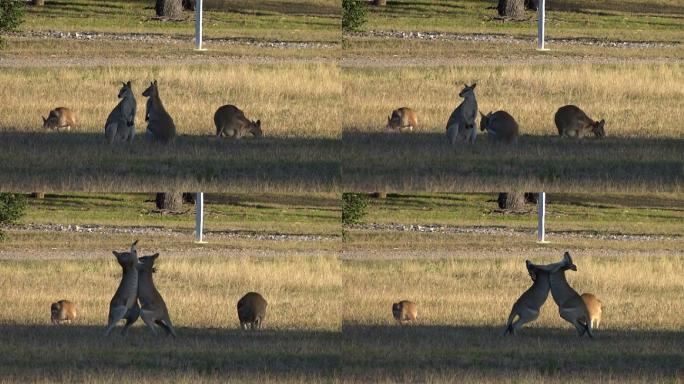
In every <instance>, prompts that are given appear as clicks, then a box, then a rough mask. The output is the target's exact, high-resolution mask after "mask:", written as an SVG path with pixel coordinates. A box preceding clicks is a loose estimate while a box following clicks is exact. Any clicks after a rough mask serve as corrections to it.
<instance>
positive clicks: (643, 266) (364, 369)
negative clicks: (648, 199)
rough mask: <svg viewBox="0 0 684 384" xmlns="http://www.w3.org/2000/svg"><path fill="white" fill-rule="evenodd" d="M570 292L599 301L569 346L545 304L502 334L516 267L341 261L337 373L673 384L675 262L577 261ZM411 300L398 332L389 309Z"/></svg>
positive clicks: (500, 260) (678, 314)
mask: <svg viewBox="0 0 684 384" xmlns="http://www.w3.org/2000/svg"><path fill="white" fill-rule="evenodd" d="M574 255H575V257H574V259H575V260H574V261H575V264H577V267H578V271H577V272H569V273H568V280H569V282H570V284H571V285H572V286H573V287H574V288H575V289H576V290H577V291H578V292H580V293H582V292H591V293H594V294H595V295H597V296H598V297H599V298H600V299H601V300H602V302H603V303H604V310H603V319H602V321H601V327H600V328H599V329H598V330H597V331H596V338H595V339H593V340H589V339H588V338H587V337H584V338H578V337H577V335H576V331H575V329H574V328H573V327H572V326H571V325H570V324H568V323H567V322H565V321H563V320H562V319H560V317H559V316H558V312H557V306H556V304H555V303H554V302H553V300H552V299H551V298H550V297H549V299H548V301H547V302H546V304H545V305H544V306H543V307H542V311H541V315H540V317H539V319H538V320H537V321H536V322H534V323H532V324H530V325H528V326H527V327H526V328H524V329H523V332H522V333H521V334H519V335H516V336H514V337H511V336H508V337H504V336H502V334H503V330H504V324H505V321H506V318H507V317H508V314H509V312H510V309H511V306H512V305H513V303H514V302H515V300H516V299H517V298H518V296H519V295H520V294H521V293H522V292H524V291H525V290H526V289H527V288H528V287H529V286H530V279H529V276H528V275H527V271H526V270H525V264H524V260H525V259H526V258H529V259H532V260H534V261H535V262H555V261H557V260H559V259H560V258H561V256H562V253H558V254H557V255H556V256H555V257H544V258H541V257H538V256H537V255H536V254H534V253H528V254H516V253H513V254H500V255H498V256H490V257H481V256H480V255H479V252H478V250H476V249H473V250H472V251H471V254H470V255H469V256H463V257H454V258H445V259H439V260H430V261H427V260H421V259H420V258H419V257H418V256H417V255H416V258H414V259H405V260H393V261H368V260H366V261H345V262H344V263H343V271H344V272H343V273H344V288H343V290H344V295H345V298H346V302H347V303H348V305H349V306H351V307H353V308H354V310H353V311H347V312H345V313H344V316H343V326H342V332H343V334H344V336H345V337H344V338H343V339H342V345H343V353H342V356H343V358H342V366H343V372H344V376H345V377H347V378H350V379H351V380H355V381H360V382H367V381H374V382H391V381H405V382H416V381H418V382H435V383H436V382H452V381H453V380H454V378H458V381H459V382H497V383H498V382H525V383H527V382H563V383H566V382H572V383H579V382H586V381H592V382H607V383H608V382H629V383H638V382H643V381H648V382H659V383H665V382H678V381H679V380H681V374H682V369H683V365H682V362H683V359H684V355H683V354H682V351H681V347H680V346H681V344H682V342H683V341H684V340H683V339H682V332H681V329H682V327H683V326H684V324H683V323H682V320H681V319H682V313H683V311H684V306H682V303H683V301H682V299H684V285H682V283H681V279H679V276H680V275H681V274H682V273H684V270H682V261H684V260H682V257H681V253H680V255H679V256H678V257H677V256H672V255H668V256H667V257H664V256H661V255H659V254H658V253H657V252H654V253H652V254H650V255H638V256H633V255H629V253H624V254H622V255H620V256H613V257H608V256H606V257H601V256H594V255H593V254H592V253H591V252H575V253H574ZM404 299H408V300H413V301H414V302H416V303H417V305H418V321H417V323H416V324H415V325H413V326H404V327H400V326H398V325H396V324H395V322H394V321H393V319H392V312H391V307H392V303H394V302H397V301H399V300H404Z"/></svg>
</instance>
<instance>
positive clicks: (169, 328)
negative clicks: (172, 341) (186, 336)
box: [156, 318, 176, 337]
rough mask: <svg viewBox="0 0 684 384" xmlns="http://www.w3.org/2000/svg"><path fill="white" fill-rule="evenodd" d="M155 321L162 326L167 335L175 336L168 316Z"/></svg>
mask: <svg viewBox="0 0 684 384" xmlns="http://www.w3.org/2000/svg"><path fill="white" fill-rule="evenodd" d="M156 323H157V325H159V326H160V327H162V328H164V331H166V334H167V335H171V336H173V337H176V331H175V330H174V329H173V325H172V324H171V320H170V319H169V318H166V319H163V320H157V321H156Z"/></svg>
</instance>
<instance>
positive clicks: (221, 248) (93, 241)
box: [0, 193, 340, 259]
mask: <svg viewBox="0 0 684 384" xmlns="http://www.w3.org/2000/svg"><path fill="white" fill-rule="evenodd" d="M154 197H155V196H154V194H106V195H99V194H87V193H69V194H62V195H57V194H48V195H46V197H45V198H43V199H35V198H29V199H28V208H27V210H26V213H25V215H24V217H22V218H21V220H20V221H19V222H18V223H17V224H16V225H13V226H9V227H7V228H6V232H7V234H8V236H7V239H6V240H5V241H3V242H2V243H1V244H0V257H3V256H4V257H6V258H10V257H12V258H15V259H17V258H18V259H21V257H22V254H23V253H28V254H42V255H43V256H44V257H45V254H46V253H50V254H55V255H57V256H61V257H62V258H64V255H65V253H66V254H68V253H69V252H71V253H72V254H73V255H74V257H89V256H90V255H91V252H90V251H92V250H93V249H103V248H104V249H116V248H118V247H120V246H121V244H128V243H130V242H132V241H133V240H135V239H136V238H137V237H143V238H144V243H145V244H146V247H150V248H156V249H160V250H163V251H165V252H172V253H174V254H179V253H180V254H185V253H190V254H192V253H197V254H199V255H201V254H207V253H209V254H211V255H221V254H225V255H236V254H237V255H241V254H252V253H254V252H255V251H258V252H261V253H263V254H269V255H271V254H278V253H281V254H296V253H297V252H311V251H316V252H317V253H327V254H328V255H329V256H335V255H336V253H335V252H338V251H339V246H340V241H339V237H340V205H339V195H336V194H312V193H308V194H306V195H303V194H291V195H285V194H278V195H269V194H258V195H256V194H253V193H251V194H206V195H205V207H204V239H205V240H206V241H207V244H202V245H198V244H195V243H194V240H195V238H194V229H195V206H194V205H193V204H189V203H186V204H184V205H183V209H182V210H181V211H180V212H164V211H159V210H157V209H156V208H155V204H154Z"/></svg>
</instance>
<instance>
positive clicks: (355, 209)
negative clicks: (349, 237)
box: [342, 193, 368, 224]
mask: <svg viewBox="0 0 684 384" xmlns="http://www.w3.org/2000/svg"><path fill="white" fill-rule="evenodd" d="M367 208H368V199H367V198H366V196H365V195H363V194H360V193H343V194H342V224H357V223H360V222H361V219H362V218H363V217H364V216H366V213H367V212H366V209H367Z"/></svg>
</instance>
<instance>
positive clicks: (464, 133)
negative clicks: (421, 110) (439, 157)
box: [446, 83, 477, 145]
mask: <svg viewBox="0 0 684 384" xmlns="http://www.w3.org/2000/svg"><path fill="white" fill-rule="evenodd" d="M463 85H464V88H463V89H462V90H461V92H460V93H459V94H458V95H459V96H460V97H462V98H463V102H461V104H460V105H459V106H458V107H456V109H454V111H453V112H452V113H451V116H449V121H447V125H446V133H447V137H448V138H449V142H451V144H452V145H455V144H456V140H457V139H458V138H459V137H462V138H463V141H465V142H471V143H475V139H476V138H477V130H476V129H475V119H476V118H477V100H476V99H475V87H476V86H477V84H475V83H473V85H466V84H463Z"/></svg>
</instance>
